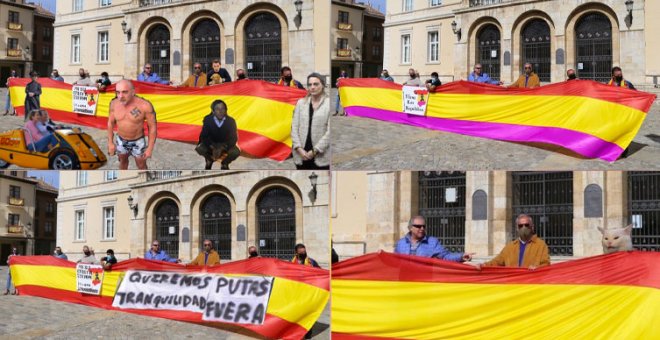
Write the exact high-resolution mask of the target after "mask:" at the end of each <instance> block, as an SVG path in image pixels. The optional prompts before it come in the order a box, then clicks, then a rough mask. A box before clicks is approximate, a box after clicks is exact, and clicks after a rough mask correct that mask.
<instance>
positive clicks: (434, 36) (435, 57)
mask: <svg viewBox="0 0 660 340" xmlns="http://www.w3.org/2000/svg"><path fill="white" fill-rule="evenodd" d="M438 39H439V35H438V31H433V32H429V54H428V60H429V62H437V61H439V60H440V58H439V55H440V53H439V51H440V43H439V41H438Z"/></svg>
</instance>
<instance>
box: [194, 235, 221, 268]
mask: <svg viewBox="0 0 660 340" xmlns="http://www.w3.org/2000/svg"><path fill="white" fill-rule="evenodd" d="M202 244H203V246H204V251H203V252H201V253H199V255H197V257H196V258H195V259H194V260H193V261H192V262H190V265H191V266H205V267H206V266H209V267H210V266H215V265H218V264H220V255H219V254H218V252H217V251H215V249H213V242H211V240H204V242H203V243H202Z"/></svg>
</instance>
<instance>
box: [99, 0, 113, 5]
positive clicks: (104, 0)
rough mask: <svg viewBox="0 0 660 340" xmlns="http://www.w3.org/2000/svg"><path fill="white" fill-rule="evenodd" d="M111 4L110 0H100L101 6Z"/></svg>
mask: <svg viewBox="0 0 660 340" xmlns="http://www.w3.org/2000/svg"><path fill="white" fill-rule="evenodd" d="M110 5H112V0H101V7H105V6H110Z"/></svg>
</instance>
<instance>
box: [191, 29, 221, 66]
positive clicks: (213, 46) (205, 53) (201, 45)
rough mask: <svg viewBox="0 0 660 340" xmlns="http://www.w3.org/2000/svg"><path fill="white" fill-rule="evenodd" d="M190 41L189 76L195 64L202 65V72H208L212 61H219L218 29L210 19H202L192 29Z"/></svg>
mask: <svg viewBox="0 0 660 340" xmlns="http://www.w3.org/2000/svg"><path fill="white" fill-rule="evenodd" d="M190 41H191V47H190V51H191V55H192V63H190V72H191V74H192V72H193V69H192V67H193V65H194V64H195V63H200V64H202V71H204V72H208V71H209V70H210V69H211V62H212V61H213V59H218V60H220V27H219V26H218V24H217V23H216V22H215V21H213V20H211V19H203V20H201V21H200V22H198V23H197V24H196V25H195V27H194V28H193V29H192V31H191V33H190Z"/></svg>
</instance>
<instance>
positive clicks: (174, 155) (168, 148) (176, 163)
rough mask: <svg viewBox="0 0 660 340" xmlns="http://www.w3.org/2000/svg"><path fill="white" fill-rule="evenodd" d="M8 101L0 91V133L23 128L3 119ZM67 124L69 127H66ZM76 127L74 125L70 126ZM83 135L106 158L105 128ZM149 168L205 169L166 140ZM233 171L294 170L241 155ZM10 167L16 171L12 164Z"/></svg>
mask: <svg viewBox="0 0 660 340" xmlns="http://www.w3.org/2000/svg"><path fill="white" fill-rule="evenodd" d="M6 102H7V89H6V88H1V89H0V131H7V130H13V129H16V128H19V127H23V125H24V121H23V117H22V116H21V117H16V116H2V114H3V113H4V112H5V103H6ZM67 125H69V124H67ZM73 126H77V125H73ZM81 128H82V129H83V131H84V132H86V133H88V134H90V135H91V136H92V137H93V138H94V140H95V141H96V143H97V144H98V145H99V147H100V148H101V150H103V151H104V152H105V153H106V155H107V150H108V137H107V132H106V130H104V129H95V128H91V127H86V126H82V127H81ZM148 165H149V168H150V169H153V170H170V169H204V158H203V157H201V156H199V155H198V154H197V153H196V152H195V145H193V144H190V143H182V142H174V141H170V140H165V139H158V140H157V141H156V148H155V149H154V154H153V156H152V157H151V159H149V161H148ZM230 167H231V169H232V170H261V169H263V170H277V169H295V168H296V166H295V164H294V163H293V159H292V158H289V159H287V160H285V161H284V162H277V161H274V160H271V159H257V158H249V157H247V156H245V155H241V157H239V158H238V159H236V160H235V161H234V162H232V163H231V164H230ZM11 168H17V167H16V166H14V165H12V166H11ZM101 169H119V160H118V159H117V156H111V157H108V163H106V165H104V166H103V167H102V168H101ZM129 169H136V167H135V163H134V161H133V160H132V159H131V160H130V163H129ZM213 169H220V163H219V162H216V163H215V164H213Z"/></svg>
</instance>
